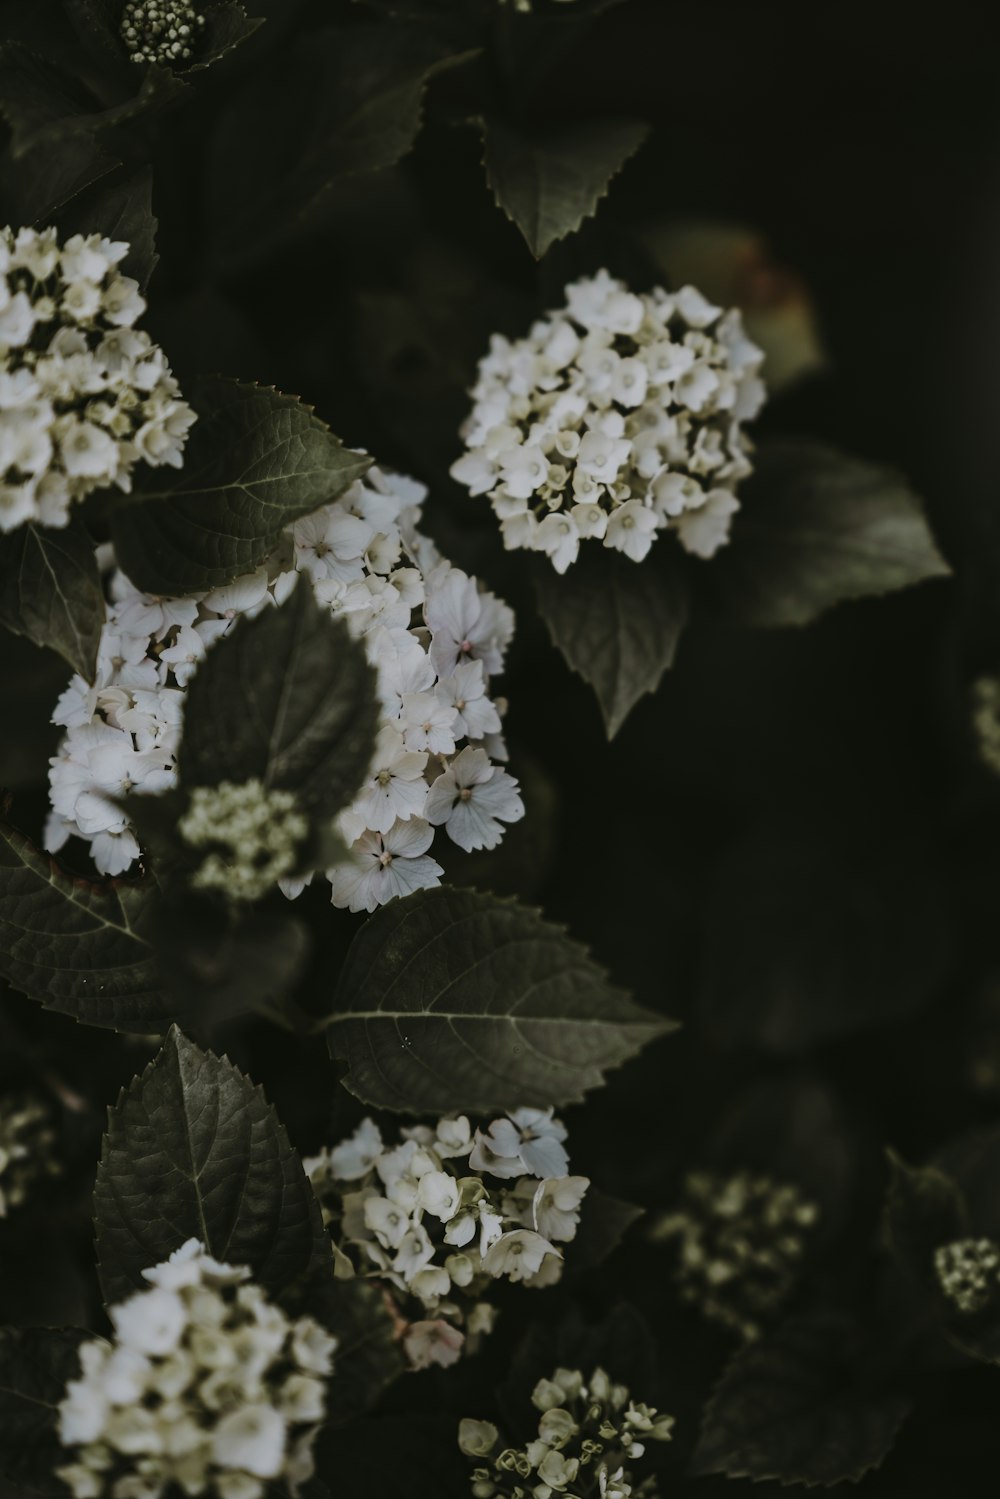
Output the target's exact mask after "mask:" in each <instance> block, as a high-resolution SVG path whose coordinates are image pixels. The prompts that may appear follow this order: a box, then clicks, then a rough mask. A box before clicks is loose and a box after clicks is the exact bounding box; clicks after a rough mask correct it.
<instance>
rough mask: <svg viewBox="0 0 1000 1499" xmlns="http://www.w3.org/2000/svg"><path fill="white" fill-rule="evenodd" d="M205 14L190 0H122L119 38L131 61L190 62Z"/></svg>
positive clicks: (203, 26)
mask: <svg viewBox="0 0 1000 1499" xmlns="http://www.w3.org/2000/svg"><path fill="white" fill-rule="evenodd" d="M204 29H205V17H204V16H203V15H202V14H201V12H200V11H199V10H197V9H196V8H195V6H194V5H193V4H192V0H125V5H124V7H123V9H122V18H121V25H120V27H119V30H120V32H121V38H122V41H123V42H124V43H125V46H126V47H127V48H128V54H129V59H130V61H131V62H138V63H148V62H156V63H167V64H175V63H179V62H190V60H191V58H192V57H193V56H194V47H195V43H196V42H197V40H198V37H199V36H200V34H201V32H202V31H204Z"/></svg>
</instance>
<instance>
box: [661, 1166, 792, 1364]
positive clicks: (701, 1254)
mask: <svg viewBox="0 0 1000 1499" xmlns="http://www.w3.org/2000/svg"><path fill="white" fill-rule="evenodd" d="M818 1216H819V1214H818V1209H817V1208H816V1205H815V1204H814V1203H811V1202H807V1201H806V1200H805V1198H803V1197H802V1195H801V1194H800V1192H799V1190H798V1188H797V1187H795V1186H793V1185H791V1184H790V1183H788V1182H775V1181H773V1180H772V1179H771V1178H770V1177H765V1176H760V1177H758V1176H754V1175H752V1174H751V1173H750V1172H748V1171H739V1172H737V1173H735V1174H734V1175H732V1176H728V1177H725V1176H719V1175H716V1174H715V1173H713V1172H708V1171H699V1172H692V1173H691V1174H690V1175H689V1176H688V1177H686V1178H685V1181H684V1186H683V1190H682V1194H681V1201H680V1203H679V1205H678V1207H677V1208H676V1210H675V1211H674V1212H672V1213H668V1214H665V1215H664V1216H663V1217H662V1218H660V1219H659V1220H658V1221H657V1222H656V1223H654V1224H653V1227H652V1230H651V1237H652V1238H653V1239H654V1240H656V1241H660V1242H663V1241H667V1240H675V1241H676V1243H677V1257H676V1262H675V1265H674V1279H675V1281H676V1283H677V1287H678V1290H679V1292H680V1295H681V1299H682V1300H683V1301H687V1302H691V1303H692V1304H694V1305H696V1306H697V1307H698V1308H699V1310H700V1311H701V1313H702V1315H703V1316H705V1317H707V1318H708V1319H709V1321H712V1322H718V1323H720V1324H721V1325H723V1326H724V1327H728V1328H730V1329H731V1330H732V1331H733V1332H736V1333H738V1334H739V1335H740V1336H741V1337H743V1338H745V1339H747V1340H748V1341H752V1340H753V1339H755V1338H757V1337H759V1336H760V1332H761V1323H762V1321H763V1320H764V1319H766V1318H768V1317H770V1316H772V1315H773V1314H774V1313H775V1312H776V1311H778V1310H779V1309H780V1307H781V1306H782V1305H783V1303H784V1302H785V1301H786V1300H787V1299H788V1297H789V1295H790V1294H791V1292H792V1290H793V1289H794V1286H795V1281H796V1278H797V1276H798V1271H799V1265H800V1262H801V1259H802V1256H803V1254H804V1252H805V1246H806V1234H807V1232H808V1231H809V1230H810V1229H812V1228H813V1227H814V1226H815V1224H816V1221H817V1218H818Z"/></svg>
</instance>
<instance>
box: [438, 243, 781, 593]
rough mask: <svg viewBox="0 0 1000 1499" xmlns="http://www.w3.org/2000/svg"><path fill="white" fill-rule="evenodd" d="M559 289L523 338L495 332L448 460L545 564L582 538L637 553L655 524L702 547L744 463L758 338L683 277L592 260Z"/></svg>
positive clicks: (561, 566)
mask: <svg viewBox="0 0 1000 1499" xmlns="http://www.w3.org/2000/svg"><path fill="white" fill-rule="evenodd" d="M566 297H567V304H566V306H565V308H563V309H562V310H561V311H559V312H553V313H551V314H550V315H549V316H548V317H546V318H543V319H541V320H540V321H539V322H537V323H535V324H534V326H533V327H532V329H531V332H530V334H529V335H528V337H527V338H520V339H516V340H515V341H514V342H513V343H512V342H511V341H510V340H508V339H506V338H503V337H502V336H501V335H499V334H496V335H494V337H493V339H492V340H491V344H490V352H489V354H488V355H487V356H486V358H485V359H483V360H482V361H481V363H480V365H479V380H478V382H477V384H476V386H475V388H474V390H473V392H472V395H473V398H474V400H475V405H474V407H473V410H472V414H471V416H470V418H469V420H468V421H467V423H466V424H465V426H464V427H463V429H462V436H463V437H464V439H465V443H466V447H467V448H468V452H466V453H465V454H464V455H463V456H462V457H461V458H459V459H458V461H457V462H456V463H455V464H453V466H452V470H451V472H452V476H453V477H454V478H455V479H457V480H458V482H459V483H460V484H463V485H465V486H466V488H467V489H468V490H469V492H470V494H474V495H475V494H488V495H489V497H490V501H491V503H492V505H493V509H494V512H495V514H496V515H497V517H498V519H499V521H500V526H501V530H502V532H503V539H504V545H505V546H506V547H507V548H508V549H509V550H512V549H514V548H516V547H526V548H528V550H530V551H536V552H545V553H547V554H548V556H549V557H550V558H551V561H552V564H553V566H554V567H555V569H556V571H557V572H560V573H564V572H565V571H566V569H567V568H568V567H569V566H570V564H571V563H572V562H575V561H576V558H577V555H578V553H579V550H580V542H581V541H585V540H588V539H593V540H594V541H600V542H602V543H603V545H604V546H606V547H611V548H614V549H615V550H616V551H619V552H624V553H625V555H626V556H627V557H631V558H632V560H633V561H635V562H641V561H642V559H643V558H644V557H645V556H646V554H647V552H648V551H649V549H650V547H651V546H652V544H653V541H654V539H655V537H656V533H657V532H658V531H664V530H671V531H674V532H675V533H676V535H677V537H678V539H679V541H680V543H681V545H682V546H683V547H684V548H685V549H686V550H687V551H688V552H692V553H694V555H695V556H698V557H711V556H713V555H714V553H715V552H717V551H718V549H719V547H721V546H722V545H723V543H724V542H725V541H726V540H727V539H728V537H729V525H730V521H731V519H732V516H733V515H734V514H735V512H736V511H737V510H738V509H739V501H738V500H737V498H736V493H735V491H736V485H737V483H738V481H739V480H740V479H742V478H745V476H746V475H747V474H748V473H749V472H750V470H751V464H750V461H749V458H748V452H749V444H748V442H747V439H746V438H745V436H744V435H743V431H742V424H743V423H744V422H745V421H748V420H749V419H750V418H751V417H753V416H755V415H756V414H757V412H758V410H759V409H760V406H761V403H762V401H763V399H764V386H763V384H762V382H761V380H760V379H759V377H758V373H757V372H758V370H759V368H760V364H761V361H762V360H763V357H764V356H763V354H762V352H761V350H760V349H758V348H757V346H756V344H753V343H751V342H750V340H749V339H748V338H747V336H746V334H745V333H744V331H743V323H742V320H741V318H740V314H739V312H738V311H737V310H735V309H733V310H731V311H729V312H726V313H723V311H722V309H721V307H713V306H712V304H711V303H710V302H707V301H706V300H705V298H704V297H703V296H702V295H701V294H700V292H698V291H696V290H695V288H694V287H693V286H684V287H682V288H681V290H680V291H678V292H676V293H673V294H669V295H668V293H667V292H665V291H662V290H660V289H657V290H656V291H653V292H651V293H648V294H643V295H636V294H635V293H633V292H630V291H629V290H628V289H627V287H626V286H625V285H624V283H622V282H621V281H615V280H613V279H612V277H611V276H609V275H608V273H607V271H599V272H598V273H597V275H596V276H593V277H589V278H586V279H584V280H582V281H576V282H574V283H573V284H572V285H570V286H568V287H567V288H566Z"/></svg>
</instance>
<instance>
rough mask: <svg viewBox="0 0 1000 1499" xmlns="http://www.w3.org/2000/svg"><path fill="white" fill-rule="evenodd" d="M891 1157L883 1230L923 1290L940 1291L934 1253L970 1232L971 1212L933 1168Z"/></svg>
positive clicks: (950, 1181) (951, 1184)
mask: <svg viewBox="0 0 1000 1499" xmlns="http://www.w3.org/2000/svg"><path fill="white" fill-rule="evenodd" d="M888 1156H889V1170H890V1178H889V1193H888V1197H887V1199H886V1225H887V1227H888V1230H889V1239H890V1242H891V1244H892V1247H893V1249H894V1250H895V1252H896V1253H897V1254H898V1255H899V1257H900V1259H901V1260H902V1261H903V1263H904V1264H905V1265H906V1266H907V1267H908V1269H909V1270H910V1271H911V1272H912V1274H913V1275H914V1276H916V1278H917V1279H918V1280H919V1281H920V1282H921V1283H922V1284H923V1285H924V1286H925V1287H932V1288H933V1289H934V1290H935V1292H936V1291H938V1290H939V1287H938V1285H937V1280H936V1277H935V1275H934V1251H935V1250H936V1249H937V1248H939V1246H940V1245H942V1244H946V1243H948V1242H950V1241H951V1240H953V1239H961V1238H964V1237H966V1235H967V1234H968V1233H969V1210H968V1207H967V1206H966V1203H965V1199H964V1198H963V1196H962V1192H961V1189H960V1188H959V1186H958V1183H957V1182H955V1181H954V1180H953V1179H952V1178H951V1177H950V1176H948V1175H947V1174H946V1173H945V1172H943V1171H941V1170H939V1169H938V1168H937V1167H936V1166H909V1165H907V1163H906V1162H905V1161H904V1160H901V1158H900V1157H899V1156H898V1155H896V1153H895V1152H894V1151H889V1152H888Z"/></svg>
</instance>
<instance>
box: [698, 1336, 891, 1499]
mask: <svg viewBox="0 0 1000 1499" xmlns="http://www.w3.org/2000/svg"><path fill="white" fill-rule="evenodd" d="M864 1356H865V1349H864V1346H863V1342H862V1340H861V1338H860V1336H859V1334H858V1332H857V1330H856V1329H855V1328H854V1327H853V1326H852V1325H851V1324H850V1323H847V1322H846V1321H845V1320H843V1319H842V1318H840V1317H838V1316H834V1315H826V1314H817V1315H815V1316H812V1317H808V1318H805V1317H804V1318H802V1319H799V1320H795V1321H790V1322H787V1323H785V1325H784V1326H783V1327H781V1328H779V1329H777V1331H775V1332H774V1333H771V1334H769V1335H768V1336H767V1337H766V1338H765V1339H762V1340H761V1341H760V1342H759V1343H750V1344H749V1345H748V1346H747V1347H745V1348H743V1349H741V1351H740V1352H739V1353H738V1354H737V1355H736V1357H735V1358H734V1359H733V1361H732V1363H731V1364H730V1365H729V1368H728V1369H727V1370H726V1373H725V1374H724V1375H723V1377H722V1380H721V1382H720V1383H719V1385H718V1387H717V1389H716V1391H715V1393H714V1394H713V1396H712V1398H711V1400H710V1401H709V1403H708V1406H707V1408H706V1411H705V1418H704V1423H703V1425H702V1430H701V1436H700V1438H699V1441H698V1446H697V1448H696V1449H695V1453H694V1456H693V1458H692V1460H691V1467H690V1470H689V1471H690V1472H691V1473H692V1474H693V1475H695V1476H697V1477H705V1476H706V1475H708V1474H710V1473H724V1474H725V1475H726V1477H727V1478H752V1479H754V1480H757V1479H764V1478H772V1479H777V1480H778V1481H779V1482H781V1483H786V1484H789V1483H800V1484H804V1485H805V1486H806V1487H808V1488H815V1487H819V1488H829V1487H830V1486H831V1485H833V1484H836V1483H845V1482H852V1483H856V1482H857V1481H858V1479H860V1478H861V1477H863V1475H864V1474H865V1473H868V1472H870V1471H871V1469H873V1468H877V1467H878V1466H879V1464H880V1463H881V1462H882V1461H883V1460H884V1458H885V1457H886V1455H887V1453H888V1452H889V1451H890V1449H891V1448H892V1445H893V1443H894V1441H895V1440H896V1435H897V1433H898V1431H899V1428H900V1426H901V1425H902V1423H903V1421H904V1420H905V1418H906V1416H907V1414H908V1413H909V1409H910V1402H909V1400H908V1399H907V1398H906V1397H905V1396H902V1395H899V1394H896V1393H894V1392H891V1391H886V1390H884V1389H882V1388H880V1387H878V1386H877V1385H876V1386H874V1387H869V1385H868V1383H867V1381H866V1379H865V1374H864Z"/></svg>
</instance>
